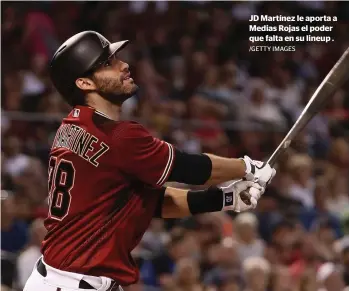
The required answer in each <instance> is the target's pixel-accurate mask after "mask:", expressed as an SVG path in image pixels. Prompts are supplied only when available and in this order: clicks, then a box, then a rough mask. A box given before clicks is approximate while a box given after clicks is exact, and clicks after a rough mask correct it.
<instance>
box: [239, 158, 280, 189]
mask: <svg viewBox="0 0 349 291" xmlns="http://www.w3.org/2000/svg"><path fill="white" fill-rule="evenodd" d="M242 160H243V161H244V162H245V164H246V175H245V177H244V178H245V179H246V180H247V181H254V182H257V183H258V184H259V185H261V186H262V187H265V186H266V185H267V184H269V183H270V182H271V180H272V179H273V178H274V176H275V174H276V170H275V169H274V168H272V167H271V166H270V165H269V164H267V163H263V162H261V161H256V160H252V159H251V158H250V157H248V156H244V157H243V158H242Z"/></svg>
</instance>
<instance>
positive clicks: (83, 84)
mask: <svg viewBox="0 0 349 291" xmlns="http://www.w3.org/2000/svg"><path fill="white" fill-rule="evenodd" d="M75 84H76V86H77V87H78V88H79V89H81V90H96V89H97V87H96V84H95V83H94V82H93V81H92V80H91V79H89V78H78V79H76V80H75Z"/></svg>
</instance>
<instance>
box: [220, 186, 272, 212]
mask: <svg viewBox="0 0 349 291" xmlns="http://www.w3.org/2000/svg"><path fill="white" fill-rule="evenodd" d="M220 188H221V189H222V191H223V195H224V206H223V210H233V211H235V212H241V211H246V210H250V209H254V208H256V206H257V203H258V200H259V198H260V197H261V196H262V194H263V193H264V191H265V188H264V187H262V186H261V185H259V184H258V183H256V182H253V181H246V180H238V181H235V182H233V181H232V182H231V183H230V184H228V186H226V187H220ZM243 191H247V192H248V194H249V196H250V197H249V203H245V202H244V201H243V200H242V199H241V197H240V194H241V193H242V192H243Z"/></svg>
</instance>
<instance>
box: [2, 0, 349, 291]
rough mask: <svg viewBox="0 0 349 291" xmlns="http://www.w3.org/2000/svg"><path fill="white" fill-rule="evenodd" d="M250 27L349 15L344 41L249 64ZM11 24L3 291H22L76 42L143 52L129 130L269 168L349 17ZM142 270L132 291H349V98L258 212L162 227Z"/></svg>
mask: <svg viewBox="0 0 349 291" xmlns="http://www.w3.org/2000/svg"><path fill="white" fill-rule="evenodd" d="M252 14H259V15H260V14H266V15H304V16H308V15H313V16H322V15H329V16H337V17H338V21H337V22H336V23H332V24H331V25H333V26H334V29H333V38H334V41H333V42H330V43H323V42H317V43H304V44H303V43H300V44H296V51H294V52H249V49H248V48H249V46H250V45H251V43H250V42H249V38H248V37H249V29H248V25H249V22H248V19H249V17H250V15H252ZM1 21H2V23H1V30H2V58H1V60H2V61H1V63H2V64H1V66H2V67H1V70H2V75H1V81H2V82H1V83H2V86H1V101H2V102H1V141H2V142H1V284H2V287H1V290H15V291H17V290H23V286H24V284H25V282H26V280H27V278H28V277H29V275H30V273H31V271H32V268H33V266H34V263H35V262H36V260H37V259H38V258H39V256H40V244H41V241H42V240H43V238H44V236H45V233H46V230H45V227H44V224H43V220H44V219H45V217H46V216H47V163H48V154H49V151H50V147H51V143H52V140H53V137H54V134H55V130H56V129H57V128H58V126H59V124H60V121H61V118H62V117H63V116H65V115H66V114H67V113H68V112H69V111H70V110H71V108H70V107H69V106H68V105H67V104H65V103H64V101H63V99H62V98H61V97H60V96H59V94H58V93H57V92H56V91H55V89H54V87H53V85H52V84H51V82H50V78H49V74H48V66H49V62H50V58H51V57H52V55H53V53H54V52H55V50H56V49H57V48H58V46H59V45H60V44H61V43H62V42H63V41H64V40H66V39H67V38H68V37H70V36H72V35H73V34H75V33H78V32H80V31H82V30H95V31H98V32H100V33H102V34H103V35H105V36H106V37H107V38H108V39H109V40H110V41H118V40H121V39H129V40H131V44H130V45H129V46H127V47H126V48H125V49H124V50H123V51H122V52H121V53H120V57H121V58H122V59H123V60H125V61H126V62H128V63H129V65H130V70H131V74H132V76H133V78H134V79H135V81H136V82H137V83H138V84H139V86H140V88H141V89H140V92H139V94H137V96H134V97H132V98H131V99H129V100H127V101H126V102H125V104H124V105H123V118H125V119H134V120H138V121H140V122H141V123H142V124H144V125H145V126H146V127H147V128H148V129H150V130H151V132H152V133H153V134H154V135H155V136H157V137H159V138H162V139H164V140H166V141H168V142H170V143H172V144H174V145H175V146H176V147H178V148H180V149H182V150H185V151H187V152H192V153H199V152H210V153H214V154H217V155H221V156H225V157H241V156H243V155H245V154H247V155H249V156H250V157H252V158H253V159H261V160H264V159H267V158H268V156H269V155H270V154H271V153H272V151H273V149H274V148H275V147H276V146H277V145H278V144H279V142H280V141H281V140H282V139H283V137H284V136H285V134H286V133H287V131H288V129H289V128H290V127H291V126H292V125H293V123H294V121H295V120H296V119H297V117H298V116H299V114H300V113H301V111H302V110H303V108H304V106H305V104H306V103H307V101H308V100H309V98H310V97H311V96H312V94H313V93H314V91H315V90H316V88H317V86H318V85H319V84H320V83H321V81H322V79H323V78H324V77H325V76H326V74H327V73H328V72H329V70H330V69H331V68H332V66H333V65H334V64H335V62H336V61H337V60H338V58H339V57H340V56H341V54H342V53H343V52H344V50H345V49H346V48H347V47H348V46H349V38H348V28H349V3H348V2H336V1H328V2H325V1H312V2H302V1H295V2H276V1H270V2H261V1H251V2H247V1H244V2H239V1H238V2H213V1H211V2H210V1H208V2H205V1H193V2H174V1H157V2H147V1H134V2H108V1H106V2H99V1H96V2H95V1H86V2H85V1H81V2H70V1H68V2H66V1H43V2H35V1H34V2H31V1H23V2H3V3H2V20H1ZM175 185H176V186H177V187H190V185H183V184H175ZM133 256H134V258H135V260H136V262H137V264H138V265H139V268H140V282H139V283H137V284H135V285H133V286H130V287H129V288H128V289H126V290H130V291H159V290H165V291H180V290H182V291H228V290H229V291H230V290H231V291H320V290H321V291H339V290H344V289H345V288H348V289H346V290H349V84H346V85H344V86H343V87H342V88H341V89H338V90H337V91H336V92H335V93H334V95H333V96H332V98H331V100H330V101H329V103H328V105H327V106H326V108H325V109H324V110H323V111H322V112H321V113H319V114H318V115H317V116H316V117H315V118H314V119H313V120H312V121H311V122H310V124H309V125H308V126H307V127H306V129H305V130H303V131H302V133H301V134H300V135H299V136H298V137H297V138H296V139H295V140H294V141H293V144H292V149H289V150H288V151H287V152H286V153H285V154H284V155H283V156H282V158H280V159H279V163H278V165H277V175H276V177H275V178H274V180H273V181H272V184H271V185H270V186H269V187H268V189H267V191H266V193H265V194H264V195H263V197H262V199H261V200H260V201H259V205H258V207H257V209H256V210H255V211H253V212H248V213H241V214H236V213H230V212H217V213H211V214H205V215H198V216H195V217H189V218H186V219H182V220H162V219H154V220H153V221H152V223H151V225H150V227H149V229H148V231H147V232H146V233H145V235H144V237H143V239H142V241H141V243H140V244H139V246H138V247H137V248H136V249H135V250H134V251H133Z"/></svg>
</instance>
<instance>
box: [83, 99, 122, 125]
mask: <svg viewBox="0 0 349 291" xmlns="http://www.w3.org/2000/svg"><path fill="white" fill-rule="evenodd" d="M87 105H88V106H90V107H92V108H94V109H95V110H96V111H97V112H99V113H102V114H103V115H104V116H105V117H107V118H109V119H112V120H115V121H118V120H120V115H121V106H120V105H117V104H113V103H110V102H108V101H107V100H103V101H102V102H98V104H97V103H96V102H89V103H88V104H87Z"/></svg>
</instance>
